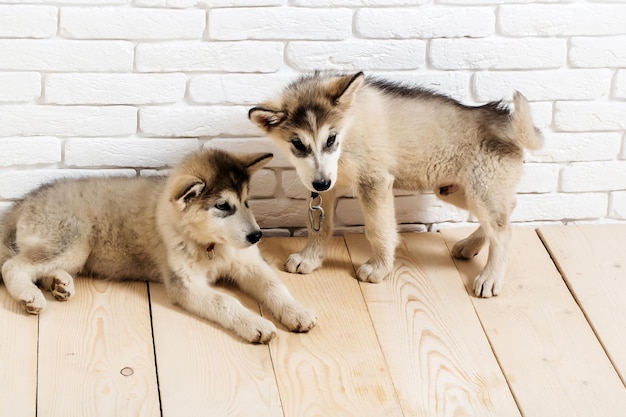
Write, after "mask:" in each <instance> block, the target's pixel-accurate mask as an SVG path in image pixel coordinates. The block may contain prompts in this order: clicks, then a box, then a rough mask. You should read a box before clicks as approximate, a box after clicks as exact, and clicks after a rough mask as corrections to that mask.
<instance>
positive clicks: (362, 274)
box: [356, 262, 391, 284]
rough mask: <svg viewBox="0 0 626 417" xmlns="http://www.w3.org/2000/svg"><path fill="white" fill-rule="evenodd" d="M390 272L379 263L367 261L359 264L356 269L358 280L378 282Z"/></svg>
mask: <svg viewBox="0 0 626 417" xmlns="http://www.w3.org/2000/svg"><path fill="white" fill-rule="evenodd" d="M389 272H391V269H390V268H387V267H385V266H384V265H382V264H379V263H373V262H367V263H364V264H363V265H361V266H360V267H359V269H358V271H356V277H357V279H358V280H359V281H363V282H372V283H375V284H377V283H379V282H382V281H383V280H384V279H385V277H386V276H387V275H388V274H389Z"/></svg>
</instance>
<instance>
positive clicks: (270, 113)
mask: <svg viewBox="0 0 626 417" xmlns="http://www.w3.org/2000/svg"><path fill="white" fill-rule="evenodd" d="M286 116H287V115H286V114H285V112H283V111H279V110H271V109H266V108H263V107H253V108H251V109H250V111H249V112H248V119H250V120H252V121H253V122H254V123H255V124H256V125H257V126H259V127H260V128H261V129H263V130H265V131H266V132H269V131H270V130H272V129H273V128H275V127H277V126H278V125H280V124H281V123H282V122H283V121H284V120H285V118H286Z"/></svg>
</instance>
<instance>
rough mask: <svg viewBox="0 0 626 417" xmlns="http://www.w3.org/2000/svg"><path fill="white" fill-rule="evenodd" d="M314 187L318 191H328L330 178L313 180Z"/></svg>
mask: <svg viewBox="0 0 626 417" xmlns="http://www.w3.org/2000/svg"><path fill="white" fill-rule="evenodd" d="M313 188H315V190H316V191H326V190H328V189H329V188H330V180H315V181H313Z"/></svg>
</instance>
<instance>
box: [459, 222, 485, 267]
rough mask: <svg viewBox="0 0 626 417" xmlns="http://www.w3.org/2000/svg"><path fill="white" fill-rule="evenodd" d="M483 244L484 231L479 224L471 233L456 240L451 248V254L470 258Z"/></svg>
mask: <svg viewBox="0 0 626 417" xmlns="http://www.w3.org/2000/svg"><path fill="white" fill-rule="evenodd" d="M484 245H485V232H484V231H483V228H482V227H481V226H479V227H478V229H476V230H475V231H474V232H473V233H472V234H471V235H469V236H468V237H466V238H465V239H463V240H460V241H458V242H457V243H456V244H455V245H454V247H453V248H452V255H453V256H454V257H455V258H459V259H472V258H473V257H474V256H476V255H478V252H480V250H481V249H482V247H483V246H484Z"/></svg>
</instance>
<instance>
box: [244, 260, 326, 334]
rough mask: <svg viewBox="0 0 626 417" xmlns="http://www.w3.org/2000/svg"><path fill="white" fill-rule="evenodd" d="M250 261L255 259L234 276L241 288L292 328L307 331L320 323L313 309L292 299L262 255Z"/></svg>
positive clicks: (295, 330)
mask: <svg viewBox="0 0 626 417" xmlns="http://www.w3.org/2000/svg"><path fill="white" fill-rule="evenodd" d="M250 260H251V261H256V262H255V263H254V264H249V265H243V266H242V267H240V268H238V270H236V271H234V274H233V275H232V279H233V280H234V281H235V282H236V283H237V285H238V286H239V288H241V289H242V290H243V291H245V292H247V293H248V294H250V295H251V296H253V297H254V298H255V299H256V300H258V301H260V302H261V304H263V306H264V307H265V308H267V309H268V310H269V311H270V312H271V313H272V314H273V315H274V317H276V318H277V319H278V320H280V322H281V323H282V324H284V325H285V327H287V329H289V330H290V331H292V332H298V333H305V332H308V331H309V330H311V329H312V328H313V327H314V326H315V324H316V323H317V317H315V313H314V312H313V310H311V309H310V308H308V307H305V306H303V305H302V304H300V303H299V302H298V301H296V300H295V299H294V298H293V296H292V295H291V294H290V293H289V290H288V289H287V287H286V286H285V284H283V283H282V282H281V281H280V280H279V279H278V277H277V276H276V274H275V273H274V271H273V270H272V268H271V267H270V266H269V265H267V264H266V263H265V261H263V259H262V258H261V256H260V255H259V256H258V259H250Z"/></svg>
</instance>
